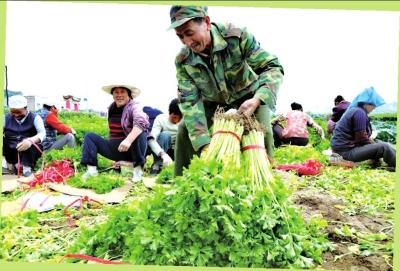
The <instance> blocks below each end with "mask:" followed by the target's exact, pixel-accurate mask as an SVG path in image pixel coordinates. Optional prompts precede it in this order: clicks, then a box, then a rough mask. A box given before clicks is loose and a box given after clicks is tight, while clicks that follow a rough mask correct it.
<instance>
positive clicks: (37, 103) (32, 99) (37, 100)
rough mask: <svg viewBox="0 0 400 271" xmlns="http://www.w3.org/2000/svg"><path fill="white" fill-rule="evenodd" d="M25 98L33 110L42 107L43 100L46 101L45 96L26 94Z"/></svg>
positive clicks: (29, 107) (29, 108) (30, 109)
mask: <svg viewBox="0 0 400 271" xmlns="http://www.w3.org/2000/svg"><path fill="white" fill-rule="evenodd" d="M25 98H26V99H27V100H28V110H29V111H33V112H35V111H37V110H39V109H40V108H42V107H43V102H44V101H45V98H44V97H41V96H35V95H28V96H25Z"/></svg>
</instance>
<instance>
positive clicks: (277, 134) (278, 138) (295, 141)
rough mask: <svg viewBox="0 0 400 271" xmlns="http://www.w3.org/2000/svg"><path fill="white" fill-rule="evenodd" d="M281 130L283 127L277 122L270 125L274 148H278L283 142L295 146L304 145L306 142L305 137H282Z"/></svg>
mask: <svg viewBox="0 0 400 271" xmlns="http://www.w3.org/2000/svg"><path fill="white" fill-rule="evenodd" d="M282 130H283V127H282V126H280V125H279V124H275V125H274V126H273V127H272V131H273V134H274V145H275V148H278V147H279V146H281V145H283V144H287V145H296V146H305V145H307V144H308V138H305V137H282Z"/></svg>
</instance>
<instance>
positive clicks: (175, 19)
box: [168, 6, 208, 30]
mask: <svg viewBox="0 0 400 271" xmlns="http://www.w3.org/2000/svg"><path fill="white" fill-rule="evenodd" d="M207 15H208V14H207V7H196V6H172V7H171V10H170V12H169V16H170V17H171V25H170V26H169V28H168V30H170V29H173V28H176V27H178V26H181V25H183V24H184V23H186V22H187V21H189V20H191V19H193V18H197V17H201V18H202V17H205V16H207Z"/></svg>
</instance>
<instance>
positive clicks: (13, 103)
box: [8, 95, 28, 109]
mask: <svg viewBox="0 0 400 271" xmlns="http://www.w3.org/2000/svg"><path fill="white" fill-rule="evenodd" d="M27 106H28V100H27V99H26V98H25V97H24V96H22V95H14V96H11V97H10V98H9V99H8V107H9V108H15V109H20V108H25V107H27Z"/></svg>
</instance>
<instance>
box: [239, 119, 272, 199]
mask: <svg viewBox="0 0 400 271" xmlns="http://www.w3.org/2000/svg"><path fill="white" fill-rule="evenodd" d="M244 121H245V127H246V128H245V130H246V132H245V134H244V135H243V137H242V151H243V159H244V164H245V168H246V172H247V175H248V176H249V177H250V179H251V181H252V189H253V192H255V191H260V190H263V189H264V188H268V184H269V182H270V181H271V180H272V178H273V177H272V172H271V171H272V169H271V165H270V163H269V160H268V156H267V153H266V150H265V145H264V133H263V131H262V128H261V126H260V124H259V123H258V122H257V121H256V120H253V119H251V118H245V119H244Z"/></svg>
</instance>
